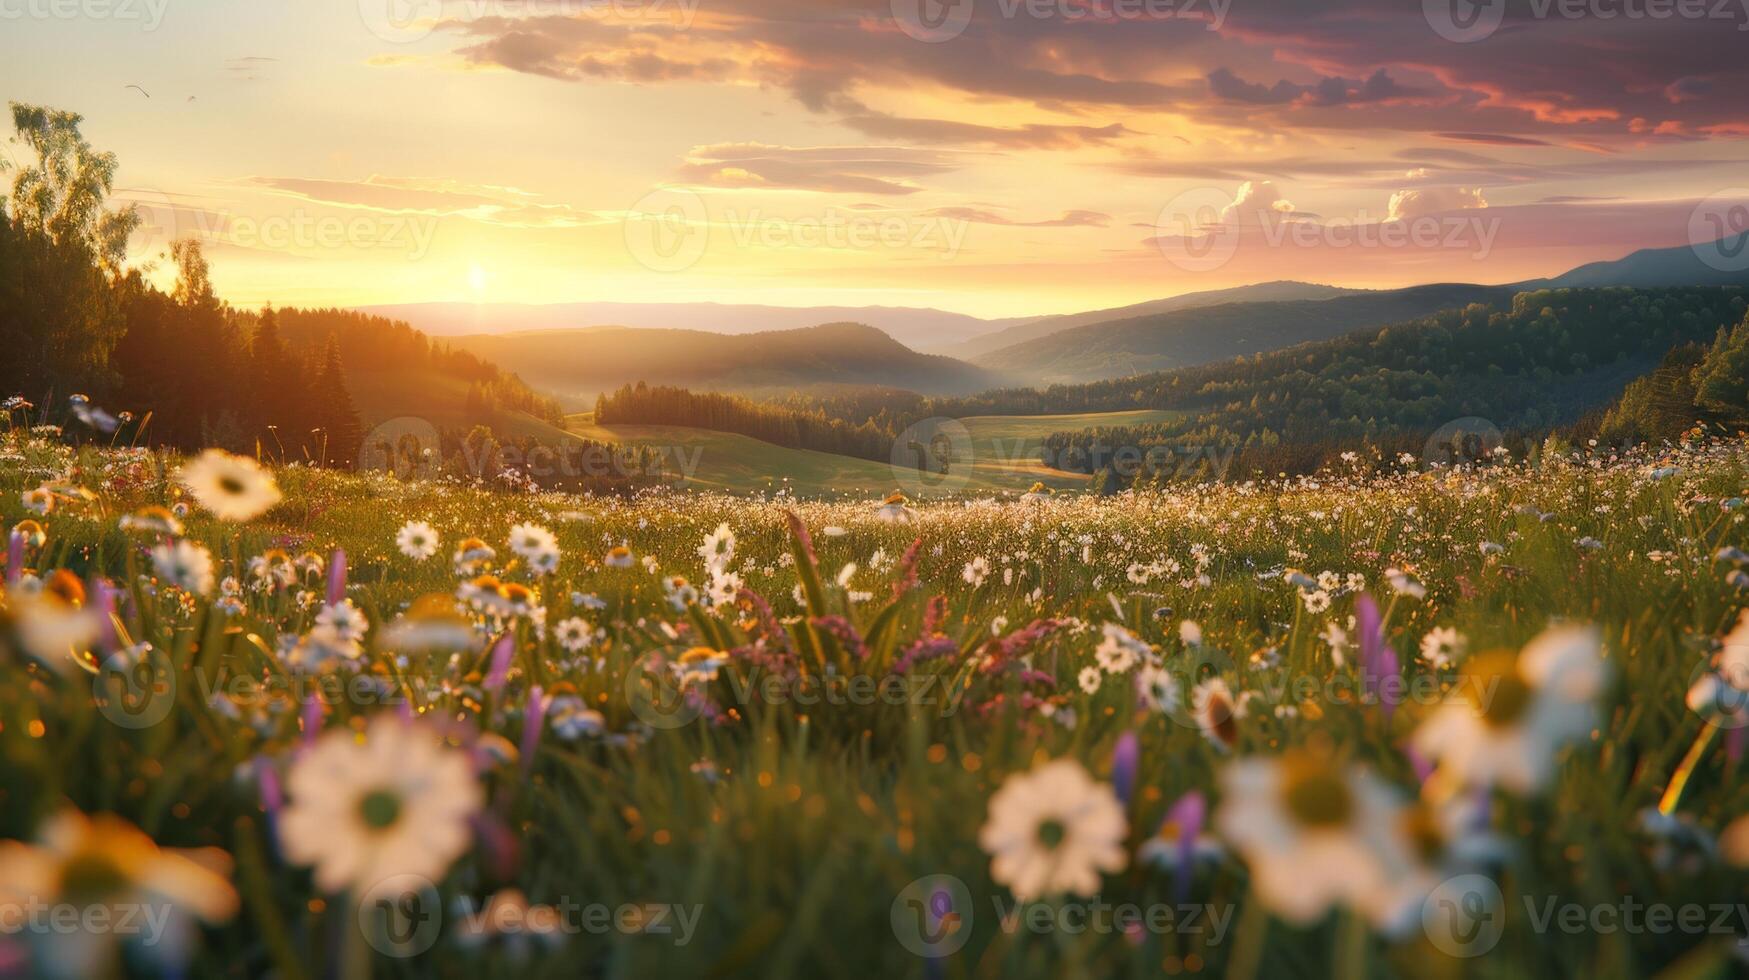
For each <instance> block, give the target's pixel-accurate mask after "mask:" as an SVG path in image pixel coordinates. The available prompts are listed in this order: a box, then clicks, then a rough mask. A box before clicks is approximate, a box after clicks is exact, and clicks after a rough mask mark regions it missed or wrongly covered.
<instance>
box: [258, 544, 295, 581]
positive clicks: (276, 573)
mask: <svg viewBox="0 0 1749 980" xmlns="http://www.w3.org/2000/svg"><path fill="white" fill-rule="evenodd" d="M249 575H250V577H251V578H254V579H255V580H256V581H258V582H261V583H262V584H263V585H264V586H265V587H267V588H269V589H287V588H290V587H291V586H293V585H294V584H296V583H297V580H298V566H297V563H296V562H294V561H292V557H291V556H290V555H288V554H286V553H285V552H283V551H281V550H280V549H278V548H269V549H267V550H266V551H264V552H262V553H261V554H259V555H256V556H255V557H253V558H251V559H249Z"/></svg>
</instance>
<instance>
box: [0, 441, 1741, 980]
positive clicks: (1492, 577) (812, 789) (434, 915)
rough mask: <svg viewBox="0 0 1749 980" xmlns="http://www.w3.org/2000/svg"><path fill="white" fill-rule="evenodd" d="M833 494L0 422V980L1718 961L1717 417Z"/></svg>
mask: <svg viewBox="0 0 1749 980" xmlns="http://www.w3.org/2000/svg"><path fill="white" fill-rule="evenodd" d="M1351 467H1352V471H1351V472H1344V473H1326V474H1322V475H1320V476H1318V477H1316V478H1307V479H1303V480H1297V481H1293V482H1291V483H1288V484H1283V485H1271V486H1264V485H1210V486H1203V487H1187V488H1184V489H1182V490H1180V491H1177V492H1174V493H1170V494H1146V495H1143V494H1134V495H1124V496H1120V497H1116V498H1110V499H1101V498H1096V497H1092V496H1067V495H1064V496H1051V495H1049V494H1047V493H1044V492H1038V493H1034V494H1029V495H1022V496H1014V495H1011V496H1008V497H1006V498H1003V499H971V500H953V501H941V502H928V503H924V502H906V501H904V500H902V499H898V498H896V497H895V498H889V499H888V500H887V501H885V502H882V501H875V500H871V501H868V502H866V503H862V504H849V503H830V504H827V503H817V502H808V501H801V500H791V499H785V498H778V499H769V498H766V499H752V498H737V497H729V496H717V495H696V494H694V495H685V494H673V493H662V494H652V495H648V496H645V497H642V498H640V499H636V500H618V499H592V498H580V497H572V496H560V495H537V494H520V495H514V494H504V493H494V492H490V491H487V490H482V489H476V488H471V487H466V486H462V485H447V484H438V483H401V482H397V481H395V480H393V479H391V478H389V477H386V476H380V475H359V474H346V473H336V472H331V471H323V470H316V469H307V468H288V469H278V470H273V471H269V470H265V469H262V468H260V467H258V466H256V465H255V464H254V463H253V461H250V460H246V459H240V458H238V457H233V456H228V455H226V454H224V453H221V452H217V451H212V452H209V453H207V454H205V455H202V456H199V457H195V458H191V459H183V458H176V457H172V456H168V455H162V454H155V453H151V452H147V451H144V450H126V449H96V448H90V447H85V448H73V447H70V446H69V445H67V444H66V440H65V439H64V438H63V436H62V435H61V434H60V433H59V432H58V431H56V430H51V429H46V428H40V427H39V428H38V429H35V430H26V429H22V428H20V429H15V430H12V431H10V432H8V433H7V434H5V435H4V442H3V444H0V491H3V497H0V527H4V529H5V540H6V542H7V544H8V545H9V548H8V553H7V556H6V565H5V591H4V605H3V607H0V777H3V778H0V838H4V840H0V927H3V929H0V974H5V973H7V972H9V971H17V972H24V973H35V974H40V975H62V976H103V975H108V974H112V973H118V972H129V973H138V974H145V975H158V974H163V975H171V976H216V975H227V976H254V975H264V974H273V975H277V976H279V977H283V978H296V977H318V976H343V977H363V976H368V975H371V974H373V973H374V974H376V975H379V976H426V975H469V976H472V975H487V974H492V973H497V974H507V973H517V974H527V975H540V976H566V977H574V976H611V977H637V976H656V975H722V976H736V975H746V976H759V977H772V978H775V977H786V976H860V975H871V976H872V975H878V976H913V975H920V976H932V977H934V976H941V977H961V976H967V977H970V976H976V977H1018V976H1070V977H1082V976H1137V977H1140V976H1158V975H1162V974H1166V975H1173V974H1198V973H1212V974H1218V975H1224V976H1228V977H1283V976H1319V975H1331V974H1336V975H1343V976H1356V975H1361V974H1363V973H1364V974H1370V975H1378V976H1389V975H1413V976H1423V975H1435V976H1438V975H1451V976H1460V975H1468V974H1475V975H1486V976H1539V977H1540V976H1552V975H1577V974H1584V975H1595V976H1635V975H1645V974H1649V973H1654V972H1659V971H1662V970H1667V969H1668V970H1671V971H1672V975H1680V976H1707V975H1714V974H1720V973H1724V972H1727V971H1729V970H1732V969H1740V968H1741V966H1740V965H1739V964H1741V963H1742V962H1743V960H1742V959H1741V955H1742V954H1741V953H1740V952H1739V947H1738V943H1739V939H1740V937H1743V936H1745V935H1749V924H1746V922H1745V916H1746V915H1749V911H1746V907H1745V906H1744V905H1743V904H1742V903H1743V902H1744V901H1745V895H1746V892H1745V889H1744V885H1745V883H1746V881H1749V876H1746V875H1745V872H1744V871H1743V870H1742V868H1743V867H1744V866H1745V865H1746V864H1749V821H1745V820H1744V819H1743V815H1744V814H1745V813H1746V812H1749V810H1746V806H1745V804H1746V803H1749V784H1746V783H1745V781H1744V780H1743V779H1742V778H1740V768H1741V766H1740V758H1741V754H1742V748H1743V746H1744V744H1745V742H1744V738H1743V735H1744V733H1745V732H1746V731H1749V729H1746V728H1745V727H1743V726H1744V725H1745V724H1749V708H1746V706H1745V702H1744V700H1743V698H1744V695H1743V694H1742V693H1741V692H1742V691H1744V690H1745V689H1749V627H1738V625H1737V624H1738V615H1739V612H1740V610H1741V608H1742V607H1743V606H1745V605H1746V604H1749V598H1746V597H1749V573H1745V572H1744V571H1743V570H1741V569H1740V568H1739V565H1741V564H1744V563H1749V553H1746V552H1745V551H1743V550H1739V549H1743V548H1749V533H1746V529H1745V528H1744V526H1743V516H1744V511H1743V510H1742V509H1741V506H1740V505H1741V502H1742V501H1741V497H1742V495H1743V494H1744V491H1745V487H1746V485H1749V446H1746V445H1745V444H1743V443H1742V442H1741V441H1729V442H1709V443H1696V444H1693V445H1688V446H1684V447H1680V448H1676V449H1671V450H1669V451H1667V452H1665V453H1662V454H1659V455H1657V456H1652V455H1635V456H1622V457H1618V456H1613V455H1602V454H1599V453H1598V452H1596V451H1588V450H1584V449H1580V450H1577V451H1575V450H1570V449H1560V448H1558V447H1553V446H1549V447H1545V448H1544V449H1543V451H1541V452H1539V453H1537V454H1535V458H1533V459H1529V460H1513V459H1507V458H1503V459H1501V460H1500V461H1499V463H1498V464H1497V465H1493V466H1489V467H1486V468H1482V469H1463V470H1460V471H1450V470H1445V469H1435V470H1433V471H1424V470H1423V469H1422V468H1421V467H1418V466H1416V465H1414V463H1413V461H1378V460H1368V459H1365V458H1356V459H1354V460H1352V461H1351Z"/></svg>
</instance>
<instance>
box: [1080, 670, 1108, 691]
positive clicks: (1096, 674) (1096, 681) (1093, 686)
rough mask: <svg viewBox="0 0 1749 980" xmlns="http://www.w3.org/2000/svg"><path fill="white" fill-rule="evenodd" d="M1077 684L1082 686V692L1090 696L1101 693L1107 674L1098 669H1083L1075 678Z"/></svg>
mask: <svg viewBox="0 0 1749 980" xmlns="http://www.w3.org/2000/svg"><path fill="white" fill-rule="evenodd" d="M1075 682H1076V683H1077V684H1080V685H1081V690H1083V691H1085V692H1086V693H1088V694H1095V693H1098V691H1099V685H1101V684H1103V683H1105V673H1104V672H1103V671H1101V670H1100V669H1099V668H1098V667H1083V668H1081V673H1079V674H1077V675H1076V677H1075Z"/></svg>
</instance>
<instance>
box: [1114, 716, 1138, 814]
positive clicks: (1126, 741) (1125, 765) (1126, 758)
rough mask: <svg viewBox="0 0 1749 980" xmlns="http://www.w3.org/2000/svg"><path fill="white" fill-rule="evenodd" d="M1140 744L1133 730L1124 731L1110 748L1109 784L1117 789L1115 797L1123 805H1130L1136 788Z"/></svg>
mask: <svg viewBox="0 0 1749 980" xmlns="http://www.w3.org/2000/svg"><path fill="white" fill-rule="evenodd" d="M1141 756H1142V744H1141V742H1140V740H1138V739H1137V738H1136V733H1135V732H1133V731H1130V732H1124V733H1123V734H1122V735H1119V736H1118V737H1117V745H1116V746H1115V747H1114V748H1113V749H1112V750H1111V785H1112V788H1114V789H1116V790H1117V798H1118V800H1120V801H1121V802H1122V803H1123V805H1124V806H1126V807H1127V806H1129V805H1130V798H1131V796H1132V795H1133V794H1134V793H1135V789H1136V766H1137V765H1138V764H1139V763H1140V762H1141Z"/></svg>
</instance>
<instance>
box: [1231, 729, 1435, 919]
mask: <svg viewBox="0 0 1749 980" xmlns="http://www.w3.org/2000/svg"><path fill="white" fill-rule="evenodd" d="M1221 783H1222V787H1223V790H1224V793H1223V798H1222V800H1221V807H1220V809H1219V810H1218V811H1217V812H1216V813H1215V825H1216V827H1217V828H1219V830H1220V832H1221V835H1222V836H1224V837H1225V838H1227V840H1229V841H1231V842H1232V843H1233V845H1234V846H1235V847H1236V848H1238V850H1239V851H1240V853H1241V854H1242V855H1243V856H1244V858H1245V863H1246V866H1247V867H1248V868H1249V869H1250V871H1251V886H1252V887H1253V888H1254V889H1256V891H1257V896H1258V898H1259V899H1261V900H1262V901H1263V903H1264V904H1265V905H1267V906H1268V907H1269V908H1270V909H1271V910H1272V911H1274V912H1275V913H1276V914H1277V915H1280V916H1281V917H1282V918H1283V919H1286V920H1287V921H1289V922H1292V923H1295V924H1299V925H1306V924H1310V923H1313V922H1316V921H1317V920H1318V919H1320V918H1322V917H1323V916H1324V915H1325V913H1327V912H1328V911H1329V910H1330V908H1331V907H1332V906H1335V905H1345V906H1348V907H1351V908H1354V909H1356V910H1357V911H1359V912H1361V913H1362V914H1364V915H1366V916H1367V918H1369V919H1370V920H1371V921H1372V922H1373V924H1374V925H1376V926H1386V925H1392V924H1396V923H1397V922H1398V921H1399V919H1400V916H1401V914H1402V912H1403V904H1402V902H1401V894H1402V893H1401V892H1400V890H1399V889H1398V888H1397V887H1395V886H1396V885H1397V883H1398V878H1399V877H1400V876H1401V874H1402V869H1403V868H1405V867H1406V866H1407V858H1408V853H1409V846H1408V843H1407V842H1406V841H1405V840H1404V839H1403V838H1402V835H1401V826H1402V825H1401V822H1400V820H1399V816H1400V813H1401V809H1402V808H1401V804H1400V803H1399V802H1398V801H1397V799H1396V798H1395V796H1394V794H1393V793H1392V792H1391V791H1390V789H1389V788H1388V787H1387V786H1385V785H1384V784H1383V783H1381V782H1379V781H1378V780H1377V779H1376V778H1375V777H1373V776H1371V775H1369V774H1368V773H1365V772H1363V771H1360V770H1358V769H1354V768H1352V767H1348V766H1343V765H1341V764H1339V763H1338V762H1337V761H1336V760H1335V759H1334V758H1332V757H1331V756H1330V754H1329V753H1328V752H1323V751H1318V750H1307V749H1294V750H1291V751H1289V752H1287V753H1285V754H1283V755H1282V756H1281V757H1280V758H1274V759H1267V758H1251V759H1244V760H1241V761H1239V762H1235V763H1233V764H1232V765H1231V766H1229V767H1228V768H1227V770H1226V772H1225V773H1224V774H1223V775H1222V780H1221Z"/></svg>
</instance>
